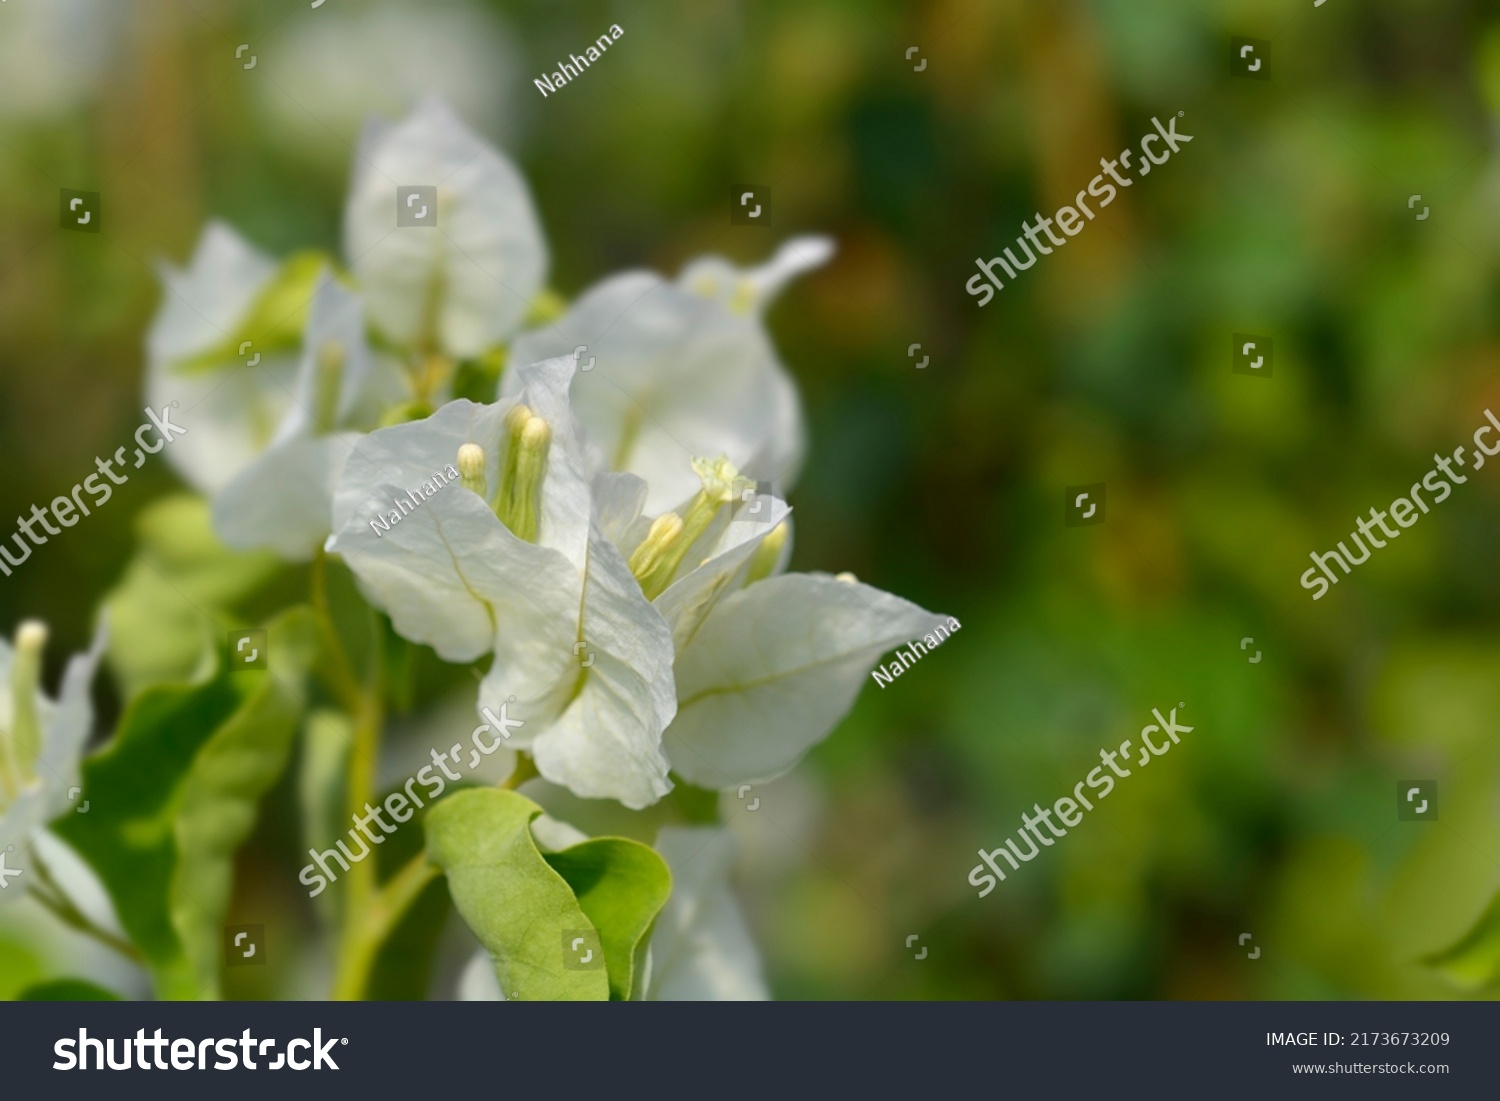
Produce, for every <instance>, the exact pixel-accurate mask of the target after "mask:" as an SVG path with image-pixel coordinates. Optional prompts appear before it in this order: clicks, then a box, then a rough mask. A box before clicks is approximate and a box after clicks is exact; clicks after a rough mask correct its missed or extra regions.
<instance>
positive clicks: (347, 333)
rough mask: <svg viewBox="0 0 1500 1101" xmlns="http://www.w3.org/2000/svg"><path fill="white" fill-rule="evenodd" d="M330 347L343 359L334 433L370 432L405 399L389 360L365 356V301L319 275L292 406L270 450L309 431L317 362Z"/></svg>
mask: <svg viewBox="0 0 1500 1101" xmlns="http://www.w3.org/2000/svg"><path fill="white" fill-rule="evenodd" d="M329 343H334V344H337V345H338V346H339V347H340V348H341V349H343V353H344V361H343V368H342V369H341V371H340V374H339V396H338V402H337V405H336V407H335V409H334V427H337V428H357V429H359V430H361V431H365V430H368V429H371V428H374V427H375V426H376V425H377V424H378V423H379V421H380V416H381V414H382V413H384V412H385V410H386V409H387V408H389V407H390V406H392V405H394V404H396V403H397V402H399V401H402V400H404V399H406V398H407V397H408V396H409V388H408V387H406V386H405V385H403V381H404V380H403V379H402V378H401V374H400V368H399V367H398V366H397V365H396V364H395V363H394V362H393V361H391V360H390V359H389V358H388V357H376V356H375V355H374V354H372V353H371V351H370V347H369V344H368V342H367V341H366V340H365V306H364V301H363V300H362V299H361V298H360V297H359V295H357V294H355V293H354V292H353V291H351V290H349V289H348V288H347V287H345V286H343V285H341V284H340V283H339V282H338V281H337V280H336V279H334V278H333V276H332V274H330V273H329V272H327V271H324V272H323V273H322V274H321V275H320V276H319V277H318V285H317V289H316V290H315V291H314V293H313V300H312V303H311V304H310V305H309V306H308V311H307V328H306V331H305V333H304V334H303V338H302V359H301V361H300V362H299V363H298V366H297V381H296V384H295V387H294V394H295V401H294V402H293V404H292V407H291V409H290V410H289V411H288V413H287V416H286V418H285V419H284V420H283V421H282V424H281V428H280V430H279V431H278V432H277V433H276V437H275V439H274V440H273V441H272V446H275V445H276V444H277V443H280V442H282V441H283V440H287V439H291V438H293V437H296V436H299V435H306V434H307V433H309V432H311V431H312V430H313V428H314V418H315V416H316V413H317V406H318V399H319V393H320V389H321V386H320V375H321V368H320V366H319V362H320V357H321V355H322V353H323V348H324V345H326V344H329Z"/></svg>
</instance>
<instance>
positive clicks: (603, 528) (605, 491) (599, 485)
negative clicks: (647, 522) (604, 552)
mask: <svg viewBox="0 0 1500 1101" xmlns="http://www.w3.org/2000/svg"><path fill="white" fill-rule="evenodd" d="M593 488H594V512H595V517H596V522H597V523H598V525H599V531H600V533H601V534H602V535H603V536H604V538H606V539H608V540H609V541H610V542H611V543H613V544H614V545H615V546H617V547H619V548H620V550H621V551H625V550H626V546H625V542H624V540H625V539H626V538H627V536H628V534H629V532H630V531H631V528H632V527H633V526H634V525H635V523H636V522H637V521H638V520H640V518H641V510H642V509H643V508H645V507H646V488H647V487H646V483H645V481H644V480H642V479H640V478H637V477H636V476H635V475H634V474H614V473H611V472H610V471H603V472H601V473H599V474H596V475H595V476H594V486H593ZM635 542H637V543H638V542H640V540H639V539H636V540H635Z"/></svg>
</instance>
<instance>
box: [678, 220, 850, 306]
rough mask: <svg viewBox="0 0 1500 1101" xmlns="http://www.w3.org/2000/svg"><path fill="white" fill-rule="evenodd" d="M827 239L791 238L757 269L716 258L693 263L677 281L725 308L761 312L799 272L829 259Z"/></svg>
mask: <svg viewBox="0 0 1500 1101" xmlns="http://www.w3.org/2000/svg"><path fill="white" fill-rule="evenodd" d="M833 253H834V243H833V238H831V237H821V236H807V237H793V238H792V239H791V240H790V241H786V242H784V243H783V244H782V246H781V247H780V248H779V249H777V250H776V255H775V256H773V257H771V259H770V260H768V261H767V262H766V263H764V264H762V265H760V266H759V267H755V268H749V269H742V268H738V267H736V266H735V265H733V264H731V263H730V262H729V261H728V260H724V259H722V258H721V257H718V256H705V257H703V258H701V259H699V260H695V261H693V262H692V263H691V264H689V265H688V266H687V267H686V268H684V269H683V270H682V273H681V274H680V275H679V276H678V277H677V282H678V284H679V285H680V286H682V287H683V288H685V289H686V290H689V291H692V292H693V293H695V294H703V295H707V296H708V297H710V298H717V299H719V300H720V301H722V302H724V303H725V304H726V305H729V306H731V307H736V308H748V309H753V310H756V311H764V310H765V309H766V307H767V306H769V305H770V304H771V303H772V302H773V301H775V299H776V296H777V295H778V294H780V293H781V288H782V287H784V286H786V285H787V284H788V283H790V282H791V281H792V280H793V279H795V278H797V276H799V275H801V274H802V273H803V272H808V271H812V270H813V269H815V268H821V267H822V266H823V265H824V264H826V263H828V261H829V260H831V259H832V258H833Z"/></svg>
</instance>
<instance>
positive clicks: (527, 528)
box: [328, 357, 676, 807]
mask: <svg viewBox="0 0 1500 1101" xmlns="http://www.w3.org/2000/svg"><path fill="white" fill-rule="evenodd" d="M515 373H516V375H517V376H518V377H519V378H520V379H521V385H520V386H519V390H518V393H517V395H516V396H515V397H512V398H508V399H506V400H504V401H501V402H498V403H496V404H494V405H476V404H475V403H473V402H470V401H463V400H460V401H454V402H450V403H449V404H448V405H445V406H444V407H443V408H442V409H440V410H438V412H437V413H435V414H434V415H433V416H431V417H428V418H426V419H425V420H421V421H414V422H411V423H409V424H402V425H396V426H393V427H390V428H383V429H380V430H378V431H376V432H373V433H371V434H370V435H369V436H366V437H365V438H364V439H363V440H361V442H360V445H359V447H358V448H357V449H356V451H355V453H354V455H353V456H351V458H350V459H349V461H348V463H347V464H346V466H345V468H344V473H343V476H342V477H341V479H340V481H339V484H338V486H337V488H336V490H335V493H334V508H333V514H334V532H335V534H334V535H333V537H332V538H330V540H329V542H328V549H329V550H330V551H334V552H337V553H340V554H342V555H343V556H344V558H345V561H346V562H348V564H349V567H350V569H351V570H353V571H354V574H355V576H356V577H357V578H358V579H359V583H360V587H361V589H362V590H363V591H364V593H365V594H366V596H367V597H368V598H369V599H370V600H371V601H372V602H373V603H375V604H377V605H378V606H380V607H382V608H384V609H385V610H386V611H387V612H388V613H389V614H390V616H391V621H392V623H393V625H394V626H395V628H396V630H397V631H398V632H400V633H401V634H402V635H403V636H405V637H406V638H409V639H412V640H413V641H416V642H422V643H426V644H427V645H430V646H432V647H433V648H434V649H435V650H436V651H437V652H438V654H439V655H440V656H441V657H443V658H444V659H445V660H448V661H473V660H475V659H477V658H479V657H481V656H482V655H484V654H485V653H486V652H490V651H493V653H494V660H493V663H492V664H491V666H490V670H489V673H488V674H487V675H486V676H485V678H484V680H483V682H482V684H481V685H480V695H479V703H480V705H481V708H482V709H489V710H491V711H492V712H498V711H499V709H500V707H501V705H502V704H506V703H509V704H510V710H509V715H510V717H512V718H519V719H522V720H524V722H525V724H526V725H525V727H524V728H522V729H520V730H518V731H517V732H516V733H515V735H514V737H513V738H511V739H510V741H509V744H510V746H511V748H529V749H530V750H531V752H532V754H533V756H534V758H535V760H536V765H537V768H538V770H539V771H540V772H541V774H542V775H543V776H544V777H546V778H547V779H549V780H552V781H553V782H555V783H558V784H561V785H562V786H564V787H567V788H568V789H569V790H571V791H572V792H574V793H575V794H577V795H581V796H584V797H586V798H612V799H617V800H619V801H620V802H622V803H624V804H625V805H626V806H630V807H642V806H646V805H647V804H649V803H653V802H655V801H656V800H657V799H659V798H660V797H661V796H662V795H664V794H665V793H666V792H667V791H669V790H670V789H671V784H670V782H669V781H668V780H667V763H666V758H665V757H664V756H663V755H662V753H661V748H660V743H661V733H662V731H663V730H664V729H665V727H666V724H667V723H668V722H670V721H671V718H672V715H673V713H674V712H675V710H676V697H675V693H674V691H673V687H672V637H671V632H670V630H669V628H668V627H667V624H666V621H665V620H663V619H662V617H661V615H660V613H658V612H657V611H656V609H655V608H653V607H652V606H651V604H650V603H649V601H647V600H646V598H645V596H644V595H643V594H642V592H641V589H640V586H639V585H638V584H637V583H636V581H635V579H634V577H632V575H631V572H630V569H629V567H628V566H627V564H626V561H625V558H624V556H623V555H622V554H621V553H620V551H619V550H618V549H617V548H616V547H615V546H614V545H613V544H612V543H610V542H609V540H607V539H606V538H604V537H603V535H602V534H601V533H600V531H599V529H598V526H597V525H596V524H595V522H594V516H593V506H592V501H591V497H590V489H589V481H588V477H587V475H586V473H585V469H584V467H585V463H584V458H583V450H582V446H581V444H580V442H579V440H578V438H577V433H576V430H575V425H574V423H573V419H572V416H571V413H570V411H569V408H568V385H569V382H570V380H571V378H572V374H573V360H572V358H571V357H567V358H563V359H557V360H552V361H548V362H545V363H539V364H534V365H532V366H530V367H525V368H520V369H518V370H517V371H516V372H515ZM481 714H483V710H481Z"/></svg>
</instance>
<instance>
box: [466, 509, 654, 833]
mask: <svg viewBox="0 0 1500 1101" xmlns="http://www.w3.org/2000/svg"><path fill="white" fill-rule="evenodd" d="M581 607H582V623H581V624H579V626H578V627H577V628H576V633H573V634H572V635H571V638H570V640H569V641H570V642H571V641H572V640H573V639H576V640H578V642H577V643H576V645H577V646H578V647H579V652H577V653H576V654H575V653H571V651H572V649H573V645H568V646H567V647H566V648H565V649H564V653H566V654H567V655H568V657H569V659H570V660H571V662H572V675H571V676H570V677H569V678H568V682H567V683H568V685H569V686H570V691H571V693H572V695H571V698H570V699H569V700H568V701H567V704H566V709H565V710H563V711H562V713H561V714H560V715H559V716H558V717H557V718H556V720H555V721H553V722H550V723H545V722H542V723H539V728H537V729H533V730H530V731H524V732H523V733H526V734H527V736H528V738H530V739H531V742H530V744H531V747H532V752H533V755H534V757H535V759H536V766H537V769H538V771H539V772H541V774H542V776H544V777H545V778H546V779H548V780H551V781H552V782H553V783H556V784H561V785H562V786H564V787H566V788H567V789H568V790H569V791H571V792H573V794H575V795H578V796H581V797H583V798H586V799H616V800H618V801H619V802H621V803H623V804H625V805H626V806H627V807H630V808H632V809H637V810H638V809H640V808H641V807H645V806H649V805H650V804H652V803H654V802H656V801H657V800H658V799H660V798H661V797H662V796H663V795H665V794H666V793H667V792H668V791H670V790H671V788H672V784H671V782H670V781H669V780H668V779H667V771H668V766H667V759H666V757H665V756H664V755H663V754H662V750H661V738H662V731H663V730H664V729H665V728H666V726H667V724H668V723H670V722H671V721H672V716H673V714H674V713H675V712H676V708H677V700H676V692H675V690H674V687H673V681H672V636H671V632H670V631H669V630H668V628H667V624H666V621H665V620H663V619H662V618H661V616H660V615H659V614H658V613H657V612H656V610H655V609H654V608H652V607H651V605H650V604H649V603H647V601H646V598H645V596H644V595H643V594H642V593H641V589H640V585H638V584H637V583H636V580H635V578H634V577H633V576H632V575H631V573H630V569H629V567H627V566H626V564H625V560H624V558H623V557H622V556H621V555H620V552H619V551H618V550H617V549H615V547H614V545H613V544H612V543H610V542H608V541H607V540H606V539H604V537H603V536H602V535H600V534H598V533H595V535H594V537H593V539H592V540H591V542H590V557H589V568H588V578H587V583H586V586H585V589H584V594H583V600H582V603H581ZM574 622H575V623H576V622H577V619H576V618H575V619H574ZM515 645H516V643H515V642H514V641H512V640H508V639H507V638H506V637H505V634H504V632H503V631H502V632H501V633H500V635H499V636H498V638H497V640H496V645H495V664H494V666H493V667H492V668H491V670H490V674H489V675H488V676H487V677H486V678H485V681H484V683H483V684H482V685H481V687H480V700H481V702H488V703H489V705H490V706H491V707H492V708H494V707H497V706H498V704H499V702H500V701H501V700H502V699H503V698H504V697H503V695H502V692H504V691H505V689H504V688H503V687H501V686H502V685H503V684H510V685H514V684H516V683H518V680H519V678H517V677H516V676H515V675H514V673H513V672H512V671H511V669H510V668H509V654H510V651H511V650H512V649H513V648H514V646H515ZM586 662H590V663H591V664H588V665H585V663H586ZM512 714H514V715H516V716H517V717H521V718H526V717H527V716H526V713H525V712H524V711H522V710H520V709H519V704H518V706H517V708H516V709H513V711H512ZM522 744H523V745H524V744H527V743H525V742H523V743H522Z"/></svg>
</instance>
